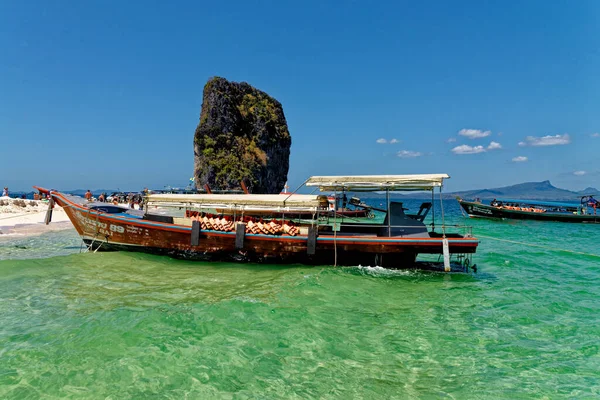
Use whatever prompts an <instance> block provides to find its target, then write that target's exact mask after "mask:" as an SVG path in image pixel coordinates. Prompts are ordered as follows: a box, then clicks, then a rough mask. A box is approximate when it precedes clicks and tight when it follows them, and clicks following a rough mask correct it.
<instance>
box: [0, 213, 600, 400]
mask: <svg viewBox="0 0 600 400" xmlns="http://www.w3.org/2000/svg"><path fill="white" fill-rule="evenodd" d="M407 205H408V206H410V207H411V208H412V204H410V202H407ZM445 208H446V211H447V214H448V216H449V218H450V220H451V221H454V222H464V221H463V220H462V219H461V218H460V212H459V210H458V207H457V206H456V205H455V204H454V203H453V202H449V203H448V204H446V205H445ZM438 212H439V211H438ZM468 223H469V224H471V225H473V226H474V233H475V235H478V234H479V235H483V236H490V237H495V238H501V239H505V240H511V241H516V242H527V243H531V244H536V245H540V246H544V248H533V247H526V246H524V245H519V244H515V243H510V242H501V241H496V240H492V239H484V238H482V239H481V240H482V243H481V245H480V248H479V251H478V254H477V255H476V257H475V261H476V262H477V264H478V266H479V272H478V273H477V274H444V273H432V272H415V271H389V270H383V269H381V268H378V267H359V266H357V267H348V268H332V267H305V266H264V265H244V264H226V263H212V264H211V263H197V262H185V261H179V260H173V259H169V258H167V257H156V256H150V255H144V254H136V253H96V254H89V253H88V254H79V253H78V252H79V244H80V242H79V240H78V238H77V236H76V235H75V233H74V232H73V231H62V232H51V233H48V234H45V235H43V236H38V237H31V238H19V237H10V238H0V259H1V260H2V261H0V318H1V322H2V323H1V324H0V398H19V399H21V398H40V397H42V398H113V399H117V398H118V399H122V398H174V399H180V398H186V397H187V398H255V397H262V398H361V397H362V398H460V399H464V398H490V399H492V398H493V399H496V398H507V399H508V398H510V399H513V398H552V399H554V398H596V397H598V396H599V395H600V354H599V346H600V324H599V322H600V321H599V319H600V318H599V315H600V301H599V300H598V299H599V298H600V289H599V285H598V282H599V281H600V257H597V256H591V255H584V254H574V253H569V252H564V251H555V249H565V250H572V251H578V252H581V253H588V254H599V255H600V251H598V250H597V245H596V242H597V240H596V239H595V238H597V237H598V234H599V233H600V226H592V225H576V224H561V223H538V222H534V221H531V222H527V221H525V222H502V221H487V220H469V221H468Z"/></svg>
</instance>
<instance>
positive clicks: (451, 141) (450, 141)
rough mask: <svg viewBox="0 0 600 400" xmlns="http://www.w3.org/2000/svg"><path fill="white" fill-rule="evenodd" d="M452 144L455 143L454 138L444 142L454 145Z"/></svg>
mask: <svg viewBox="0 0 600 400" xmlns="http://www.w3.org/2000/svg"><path fill="white" fill-rule="evenodd" d="M454 142H456V138H455V137H451V138H450V139H448V140H446V143H454Z"/></svg>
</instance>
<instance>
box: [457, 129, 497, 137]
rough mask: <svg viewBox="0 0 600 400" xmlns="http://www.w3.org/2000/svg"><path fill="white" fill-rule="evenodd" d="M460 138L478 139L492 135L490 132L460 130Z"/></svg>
mask: <svg viewBox="0 0 600 400" xmlns="http://www.w3.org/2000/svg"><path fill="white" fill-rule="evenodd" d="M458 134H459V135H461V136H466V137H468V138H469V139H480V138H484V137H486V136H490V135H491V134H492V132H491V131H482V130H481V129H461V130H460V131H458Z"/></svg>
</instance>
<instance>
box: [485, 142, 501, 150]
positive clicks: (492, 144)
mask: <svg viewBox="0 0 600 400" xmlns="http://www.w3.org/2000/svg"><path fill="white" fill-rule="evenodd" d="M501 148H502V145H501V144H500V143H498V142H494V141H492V142H490V145H489V146H488V147H487V149H488V150H498V149H501Z"/></svg>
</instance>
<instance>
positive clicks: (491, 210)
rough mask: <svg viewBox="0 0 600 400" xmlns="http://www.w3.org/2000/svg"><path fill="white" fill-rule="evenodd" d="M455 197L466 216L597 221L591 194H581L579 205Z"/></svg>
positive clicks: (595, 204) (595, 202) (581, 221)
mask: <svg viewBox="0 0 600 400" xmlns="http://www.w3.org/2000/svg"><path fill="white" fill-rule="evenodd" d="M457 200H458V203H459V204H460V206H461V207H462V209H463V210H464V211H465V212H466V213H467V215H468V216H469V217H483V218H495V219H531V220H536V221H555V222H579V223H592V224H593V223H600V214H596V207H597V206H598V202H597V200H596V199H594V197H593V196H582V198H581V203H580V204H572V203H558V202H550V201H535V200H493V201H492V202H491V203H490V204H483V203H482V202H481V201H466V200H463V199H461V198H460V197H457Z"/></svg>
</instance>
